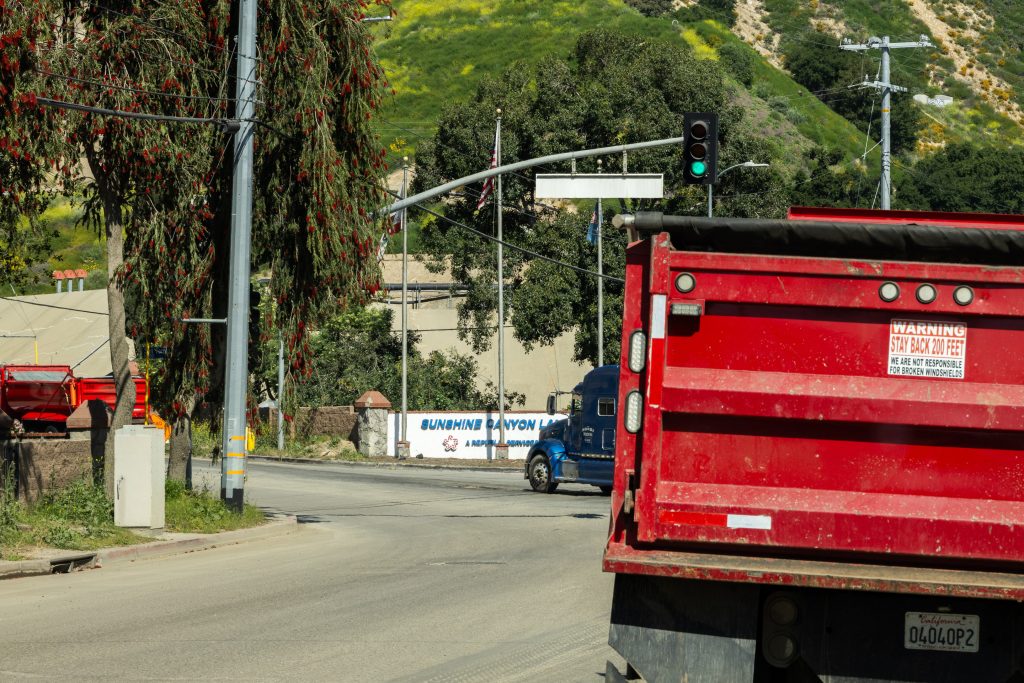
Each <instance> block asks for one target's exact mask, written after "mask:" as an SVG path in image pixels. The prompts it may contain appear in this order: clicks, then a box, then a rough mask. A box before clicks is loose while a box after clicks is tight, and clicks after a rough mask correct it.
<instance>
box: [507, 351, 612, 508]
mask: <svg viewBox="0 0 1024 683" xmlns="http://www.w3.org/2000/svg"><path fill="white" fill-rule="evenodd" d="M618 392H619V366H618V365H604V366H601V367H599V368H594V369H593V370H591V371H590V372H589V373H587V375H586V376H585V377H584V378H583V381H582V382H580V383H579V384H577V385H576V388H574V389H573V390H572V391H571V392H560V391H556V392H554V393H552V394H551V395H550V396H548V415H554V414H555V411H556V408H557V402H558V397H559V395H562V394H564V393H568V394H569V395H570V396H571V400H570V402H569V417H568V418H567V419H564V420H558V421H557V422H552V423H551V424H549V425H548V426H546V427H544V429H542V430H540V440H539V441H537V443H535V444H534V445H533V447H532V448H531V449H530V454H529V455H528V456H527V457H526V469H525V472H524V477H525V478H526V479H528V480H529V481H530V486H531V487H532V488H533V490H534V491H539V492H541V493H551V492H553V491H554V490H555V489H556V488H558V485H559V484H561V483H574V484H591V485H593V486H597V487H598V488H600V489H601V491H602V492H604V493H605V494H607V493H610V492H611V490H612V472H613V470H614V468H615V415H616V410H617V408H618V406H617V405H616V403H617V401H618Z"/></svg>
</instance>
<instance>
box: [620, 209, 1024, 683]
mask: <svg viewBox="0 0 1024 683" xmlns="http://www.w3.org/2000/svg"><path fill="white" fill-rule="evenodd" d="M616 223H617V224H620V225H625V226H627V227H628V228H629V229H630V231H631V242H632V243H631V245H630V247H629V249H628V252H627V265H626V285H625V287H626V295H625V311H624V320H623V337H622V339H623V341H622V350H623V351H622V359H621V366H620V367H621V370H620V378H619V379H620V381H619V387H620V388H619V405H620V415H621V418H620V420H619V427H618V439H617V452H616V463H615V475H614V489H613V494H612V518H611V527H610V532H609V540H608V543H607V547H606V549H605V554H604V568H605V570H606V571H609V572H614V573H615V574H616V576H615V587H614V597H613V603H612V611H611V627H610V632H609V642H610V644H611V646H612V647H613V648H614V649H615V650H617V651H618V652H619V653H620V654H621V655H622V656H623V658H624V659H625V660H626V662H627V663H628V665H627V668H626V670H625V671H621V672H620V671H619V669H618V668H617V667H616V666H614V665H613V664H612V663H609V665H608V667H607V671H606V680H608V681H621V680H632V679H639V678H643V680H647V681H651V682H654V681H673V682H674V683H677V682H679V681H688V682H689V683H695V682H699V681H711V682H715V683H717V682H721V681H724V682H727V683H733V682H745V681H758V682H761V681H770V682H772V683H778V682H783V681H784V682H787V683H797V682H799V683H806V682H810V681H843V682H844V683H849V682H853V681H957V682H962V681H972V682H973V681H979V682H980V681H985V682H998V683H1004V682H1006V683H1009V682H1011V681H1012V682H1019V681H1024V606H1022V601H1024V438H1022V437H1024V351H1022V349H1024V217H1022V216H997V215H975V214H948V213H921V212H896V211H891V212H880V211H865V210H823V209H794V210H792V211H791V213H790V217H789V219H788V220H753V219H748V220H739V219H708V218H693V217H682V216H663V215H661V214H656V213H646V214H645V213H638V214H636V215H634V216H620V217H617V218H616Z"/></svg>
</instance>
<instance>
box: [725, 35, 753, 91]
mask: <svg viewBox="0 0 1024 683" xmlns="http://www.w3.org/2000/svg"><path fill="white" fill-rule="evenodd" d="M718 56H719V58H720V59H721V62H722V66H723V67H724V68H725V70H726V71H728V72H729V73H730V74H732V76H733V78H735V79H736V80H737V81H739V82H740V83H742V84H743V85H746V86H749V85H750V84H751V83H752V82H753V80H754V56H753V55H752V54H751V53H750V50H749V49H747V48H745V47H744V46H742V45H738V44H736V43H732V42H730V43H726V44H725V45H723V46H722V47H720V48H719V49H718Z"/></svg>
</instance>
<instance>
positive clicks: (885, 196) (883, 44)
mask: <svg viewBox="0 0 1024 683" xmlns="http://www.w3.org/2000/svg"><path fill="white" fill-rule="evenodd" d="M912 47H935V46H934V45H932V43H931V41H929V40H928V36H926V35H921V36H919V37H918V40H917V41H914V42H906V43H890V42H889V36H883V37H882V38H877V37H875V36H872V37H871V38H868V42H866V43H861V44H853V43H851V42H849V40H847V39H844V40H843V42H842V44H840V45H839V49H840V50H848V51H850V52H865V51H867V50H881V51H882V73H881V78H882V80H880V81H879V80H875V81H868V80H867V78H865V79H864V82H863V83H858V84H856V85H853V86H850V87H858V88H874V89H875V90H881V91H882V209H883V210H885V211H888V210H889V208H890V201H889V200H890V195H891V193H892V153H891V149H892V144H891V138H890V134H889V129H890V121H891V100H892V97H891V96H892V93H893V91H895V92H907V89H906V88H904V87H901V86H898V85H893V84H892V83H890V82H889V51H890V50H893V49H900V48H912Z"/></svg>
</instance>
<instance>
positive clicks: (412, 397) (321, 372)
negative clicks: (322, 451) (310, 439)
mask: <svg viewBox="0 0 1024 683" xmlns="http://www.w3.org/2000/svg"><path fill="white" fill-rule="evenodd" d="M393 317H394V313H393V311H392V310H390V309H385V310H380V309H373V308H361V307H356V308H353V309H351V310H349V311H346V312H345V313H341V314H339V315H337V316H335V317H333V318H331V319H330V320H328V321H326V322H325V323H324V325H323V326H322V328H321V329H320V332H319V334H318V335H317V336H316V337H315V338H314V339H313V340H312V341H311V342H310V345H311V350H312V360H311V361H310V370H311V372H310V374H309V376H308V377H307V378H305V379H304V380H301V381H299V382H298V383H297V385H296V387H295V389H294V397H293V399H292V400H293V403H296V404H297V405H304V406H324V405H351V404H352V403H353V402H354V401H355V400H356V399H357V398H358V397H359V396H360V395H362V394H363V393H364V392H366V391H369V390H371V389H376V390H378V391H380V392H382V393H383V394H384V395H385V396H387V397H389V398H390V399H391V401H392V402H395V403H397V402H398V400H399V399H400V397H401V390H402V337H401V334H400V333H397V332H394V331H392V329H391V325H392V318H393ZM419 341H420V336H419V334H417V333H415V332H409V337H408V345H409V353H408V361H409V369H408V378H409V386H408V403H409V409H410V410H486V409H491V408H496V407H497V392H496V390H495V389H494V386H493V385H492V384H491V383H488V384H487V385H486V386H485V389H484V390H483V391H481V390H480V389H479V388H478V387H477V384H476V381H477V380H476V377H477V366H476V361H475V360H474V359H473V357H472V356H467V355H463V354H459V353H456V352H452V353H450V354H449V355H445V354H442V353H440V352H438V351H432V352H431V353H430V354H428V355H427V356H423V354H421V353H420V352H419V351H418V350H417V348H416V345H417V344H418V343H419ZM506 400H507V401H508V402H509V403H510V404H512V405H515V404H519V405H522V404H523V402H524V401H523V396H522V395H521V394H516V393H510V394H509V395H508V396H507V397H506Z"/></svg>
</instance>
